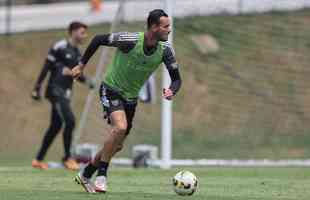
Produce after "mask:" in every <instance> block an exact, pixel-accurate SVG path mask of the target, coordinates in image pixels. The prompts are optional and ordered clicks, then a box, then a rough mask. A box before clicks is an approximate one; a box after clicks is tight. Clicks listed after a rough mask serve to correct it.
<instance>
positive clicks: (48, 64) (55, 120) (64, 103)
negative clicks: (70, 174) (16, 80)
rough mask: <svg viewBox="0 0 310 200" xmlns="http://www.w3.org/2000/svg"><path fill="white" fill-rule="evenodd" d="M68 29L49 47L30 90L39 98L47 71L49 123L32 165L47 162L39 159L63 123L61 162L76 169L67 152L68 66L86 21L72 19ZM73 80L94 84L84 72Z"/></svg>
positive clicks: (70, 118)
mask: <svg viewBox="0 0 310 200" xmlns="http://www.w3.org/2000/svg"><path fill="white" fill-rule="evenodd" d="M68 33H69V38H68V39H63V40H60V41H58V42H56V43H55V44H54V45H53V46H52V47H51V48H50V49H49V52H48V55H47V58H46V61H45V64H44V66H43V68H42V70H41V73H40V74H39V77H38V79H37V81H36V84H35V87H34V89H33V91H32V98H33V99H35V100H41V85H42V83H43V81H44V79H45V78H46V76H47V74H48V73H50V77H49V81H48V84H47V88H46V92H45V96H46V98H47V99H48V100H49V102H50V103H51V106H52V111H51V118H50V125H49V127H48V129H47V130H46V132H45V136H44V138H43V141H42V145H41V147H40V149H39V151H38V153H37V156H36V158H35V159H34V160H32V166H33V167H35V168H39V169H47V168H48V165H47V163H45V162H43V160H44V157H45V154H46V152H47V150H48V148H49V147H50V145H51V144H52V142H53V140H54V139H55V136H56V135H57V134H58V133H59V131H60V129H61V127H62V126H63V125H64V131H63V142H64V152H65V155H64V157H63V164H64V166H65V167H66V168H67V169H70V170H77V169H79V165H78V164H77V162H76V161H75V160H74V159H73V158H72V157H71V154H70V147H71V142H72V132H73V129H74V126H75V117H74V114H73V112H72V109H71V106H70V99H71V91H72V85H73V77H72V76H71V68H73V67H74V66H76V65H77V64H78V63H79V62H80V59H81V53H80V50H79V49H78V46H79V45H81V44H82V43H83V41H84V40H85V39H86V37H87V25H85V24H83V23H81V22H72V23H71V24H70V25H69V27H68ZM77 80H79V81H80V82H83V83H85V84H87V85H88V86H89V87H90V88H93V87H94V81H92V79H89V78H86V77H85V76H80V77H79V78H78V79H77Z"/></svg>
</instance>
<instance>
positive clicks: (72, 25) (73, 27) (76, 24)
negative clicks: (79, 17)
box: [68, 21, 88, 35]
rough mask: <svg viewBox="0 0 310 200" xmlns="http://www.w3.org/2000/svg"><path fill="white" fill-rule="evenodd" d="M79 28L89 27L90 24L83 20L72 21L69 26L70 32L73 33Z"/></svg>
mask: <svg viewBox="0 0 310 200" xmlns="http://www.w3.org/2000/svg"><path fill="white" fill-rule="evenodd" d="M79 28H85V29H87V28H88V26H87V25H86V24H84V23H82V22H78V21H74V22H71V23H70V25H69V27H68V33H69V34H70V35H71V33H72V32H73V31H75V30H77V29H79Z"/></svg>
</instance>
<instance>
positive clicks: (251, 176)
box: [0, 166, 310, 200]
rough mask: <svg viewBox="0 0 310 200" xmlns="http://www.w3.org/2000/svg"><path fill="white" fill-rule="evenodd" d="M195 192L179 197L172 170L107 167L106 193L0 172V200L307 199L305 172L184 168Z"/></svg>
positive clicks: (64, 174) (64, 176) (35, 174)
mask: <svg viewBox="0 0 310 200" xmlns="http://www.w3.org/2000/svg"><path fill="white" fill-rule="evenodd" d="M189 170H190V171H192V172H194V173H195V174H196V175H197V176H198V179H199V188H198V191H197V192H196V193H195V194H194V195H193V196H191V197H180V196H178V195H176V194H175V193H174V192H173V190H172V184H171V178H172V177H173V175H174V174H175V173H176V172H177V171H178V169H172V170H159V169H139V170H133V169H125V168H115V167H114V168H112V170H111V172H110V175H109V192H108V193H107V194H87V193H85V192H84V191H83V190H82V188H81V187H80V186H79V185H76V184H75V183H74V182H73V177H74V175H75V173H74V172H68V171H65V170H62V169H55V170H48V171H39V170H35V169H32V168H30V167H18V166H15V167H9V166H7V167H3V166H2V167H0V199H1V200H58V199H59V200H60V199H61V200H63V199H74V200H85V199H88V200H93V199H94V200H95V199H96V200H98V199H109V200H120V199H122V200H163V199H169V200H177V199H193V200H194V199H195V200H208V199H212V200H276V199H279V200H308V199H309V198H310V191H309V189H308V186H309V185H310V170H309V169H308V168H189Z"/></svg>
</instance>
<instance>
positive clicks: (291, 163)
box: [112, 158, 310, 167]
mask: <svg viewBox="0 0 310 200" xmlns="http://www.w3.org/2000/svg"><path fill="white" fill-rule="evenodd" d="M132 162H133V161H132V159H128V158H118V159H113V160H112V164H115V165H120V166H132ZM148 164H149V165H150V166H154V167H158V166H160V165H161V160H149V161H148ZM171 165H172V166H174V167H176V166H188V167H190V166H193V167H195V166H196V167H203V166H222V167H310V159H307V160H298V159H296V160H269V159H262V160H254V159H251V160H237V159H232V160H221V159H198V160H171Z"/></svg>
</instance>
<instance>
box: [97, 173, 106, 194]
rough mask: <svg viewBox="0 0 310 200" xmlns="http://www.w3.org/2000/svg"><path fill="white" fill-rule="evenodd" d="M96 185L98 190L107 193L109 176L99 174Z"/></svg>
mask: <svg viewBox="0 0 310 200" xmlns="http://www.w3.org/2000/svg"><path fill="white" fill-rule="evenodd" d="M94 185H95V190H96V192H102V193H105V192H106V191H107V177H105V176H97V177H96V179H95V183H94Z"/></svg>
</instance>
